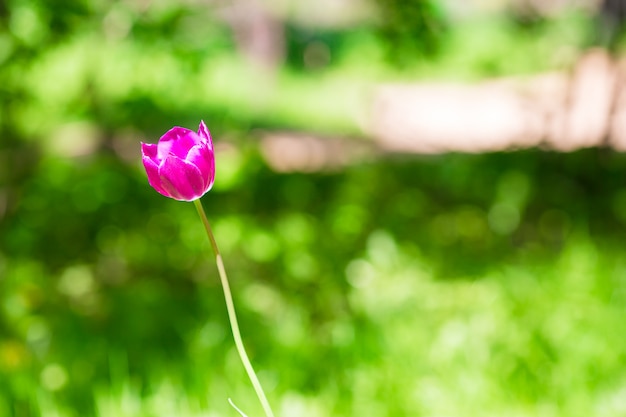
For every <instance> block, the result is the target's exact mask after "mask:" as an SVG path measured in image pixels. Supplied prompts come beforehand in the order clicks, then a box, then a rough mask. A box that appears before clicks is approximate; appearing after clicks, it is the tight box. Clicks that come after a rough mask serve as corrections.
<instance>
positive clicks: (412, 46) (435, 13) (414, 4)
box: [375, 0, 447, 66]
mask: <svg viewBox="0 0 626 417" xmlns="http://www.w3.org/2000/svg"><path fill="white" fill-rule="evenodd" d="M375 2H376V4H377V6H378V11H379V13H380V17H379V18H380V28H379V31H380V35H381V36H382V38H383V39H384V41H385V45H386V46H387V55H388V57H389V59H390V60H391V61H392V62H393V63H395V64H396V65H400V66H403V65H408V64H410V63H412V62H414V61H415V60H416V59H419V58H423V57H425V56H426V57H427V56H430V55H433V54H435V53H436V52H437V51H439V49H440V46H441V40H442V38H443V36H444V34H445V32H446V30H447V22H446V21H445V17H444V13H443V10H442V9H441V8H440V7H439V4H438V2H436V1H432V0H376V1H375Z"/></svg>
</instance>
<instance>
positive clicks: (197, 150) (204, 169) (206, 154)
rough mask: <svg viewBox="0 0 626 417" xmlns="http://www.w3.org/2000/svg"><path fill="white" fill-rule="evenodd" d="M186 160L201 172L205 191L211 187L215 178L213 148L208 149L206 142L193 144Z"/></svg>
mask: <svg viewBox="0 0 626 417" xmlns="http://www.w3.org/2000/svg"><path fill="white" fill-rule="evenodd" d="M187 162H188V163H190V164H193V165H195V166H196V168H198V170H199V171H200V173H201V174H202V178H203V180H204V188H205V189H206V191H208V190H209V189H211V186H212V185H213V181H214V180H215V157H214V154H213V150H211V149H208V148H207V146H206V144H202V145H198V146H194V147H193V148H191V150H190V151H189V154H188V155H187ZM206 191H205V192H206Z"/></svg>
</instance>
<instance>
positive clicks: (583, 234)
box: [0, 0, 626, 417]
mask: <svg viewBox="0 0 626 417" xmlns="http://www.w3.org/2000/svg"><path fill="white" fill-rule="evenodd" d="M388 4H389V5H391V4H392V3H388ZM394 4H396V3H394ZM424 4H426V3H424ZM215 7H216V8H211V7H207V6H206V5H205V4H201V3H196V2H181V3H179V2H170V1H165V0H160V1H153V2H132V1H131V2H112V3H111V2H86V1H78V0H77V1H69V2H50V1H48V2H40V1H34V0H31V1H28V0H12V1H8V2H4V3H2V4H0V8H1V9H0V106H1V111H0V415H1V416H5V415H6V416H15V417H31V416H33V417H35V416H42V417H48V416H50V417H51V416H56V417H59V416H62V417H65V416H68V417H69V416H72V417H74V416H81V417H82V416H101V417H111V416H115V417H118V416H122V417H124V416H155V417H156V416H169V415H176V416H201V415H205V416H206V415H234V414H235V412H234V410H232V409H231V408H230V407H229V405H228V403H227V402H226V399H227V398H229V397H230V398H233V399H234V401H235V403H236V404H237V405H238V406H240V407H241V408H242V409H244V410H246V411H247V412H248V414H249V415H251V416H252V415H260V408H259V406H258V405H257V404H256V400H255V398H254V394H253V393H252V390H251V388H250V386H249V384H248V382H247V380H246V377H245V375H244V373H243V370H242V369H241V366H240V364H239V361H238V359H237V356H236V353H235V351H234V347H233V344H232V342H231V339H230V334H229V330H228V327H227V319H226V312H225V309H224V305H223V300H222V296H221V290H220V288H219V281H218V279H217V273H216V268H215V265H214V262H213V260H212V258H211V256H210V249H209V245H208V242H207V239H206V237H205V236H204V235H203V233H202V228H201V227H200V224H199V221H198V219H197V218H196V217H197V216H196V214H195V211H194V209H193V207H192V206H191V205H189V204H183V203H178V202H175V201H172V200H168V199H165V198H163V197H161V196H160V195H158V194H157V193H156V192H154V190H152V189H151V188H150V187H149V186H148V185H147V181H146V178H145V175H144V173H143V172H142V168H141V166H140V162H139V159H140V155H139V141H140V140H144V141H155V140H156V139H157V138H158V136H159V135H160V134H162V133H163V132H164V131H165V130H167V129H168V128H170V127H171V126H172V125H175V124H176V125H182V126H187V127H190V128H193V127H195V125H196V124H197V123H198V121H199V119H200V118H203V119H205V120H206V121H207V124H208V125H209V126H210V128H211V130H212V133H213V136H214V138H215V141H216V144H218V146H219V148H218V149H219V151H218V174H217V180H216V185H215V188H214V190H212V191H211V192H210V193H209V194H208V195H207V196H206V197H204V198H203V203H204V204H205V207H206V209H207V212H208V213H209V217H210V219H211V221H212V222H213V224H214V228H215V232H216V235H217V239H218V243H219V244H220V246H221V249H222V251H223V253H224V257H225V262H226V268H227V270H228V272H229V276H230V277H231V279H232V281H233V291H234V294H235V298H236V303H237V306H238V310H239V315H240V321H241V325H242V331H243V334H244V337H245V339H246V343H247V347H248V349H249V351H250V354H251V356H252V360H253V362H254V364H255V366H256V368H257V369H258V371H259V376H260V378H261V380H262V381H263V383H264V384H265V386H266V387H267V389H268V391H269V397H270V401H271V402H272V403H273V404H274V405H275V407H276V409H277V411H278V413H277V414H278V415H283V416H288V415H298V416H328V415H345V416H351V415H353V416H362V415H376V416H398V415H416V416H419V415H443V414H445V415H467V416H471V415H488V414H498V415H502V414H503V415H545V416H560V415H569V416H577V415H580V416H583V415H584V416H587V415H601V416H612V415H615V416H617V415H623V414H624V412H626V403H625V402H624V389H626V385H625V384H626V379H625V374H624V371H623V369H624V359H625V357H626V342H625V341H624V338H623V337H622V336H621V335H622V331H623V330H625V329H624V320H623V317H624V313H625V311H624V309H625V307H624V306H626V299H625V298H626V275H625V272H624V271H625V268H626V258H625V257H624V254H623V249H622V248H623V235H624V231H625V228H626V187H624V183H623V180H622V178H623V175H622V173H623V172H624V170H625V169H626V157H624V155H620V154H615V153H612V152H609V151H607V150H602V149H597V150H586V151H580V152H576V153H571V154H556V153H550V152H543V151H538V150H533V151H525V152H515V153H501V154H488V155H454V154H451V155H445V156H430V157H415V156H404V155H387V156H378V157H377V158H373V159H372V160H370V161H365V162H362V163H359V164H356V165H353V166H349V167H346V168H345V169H343V170H340V171H337V172H319V173H310V174H303V173H277V172H274V171H272V170H271V169H270V168H269V167H268V165H267V164H266V163H265V161H264V160H263V158H262V157H261V156H260V154H259V152H258V141H259V138H260V137H261V135H262V129H274V128H280V129H301V130H307V131H311V132H322V133H324V132H326V133H327V132H332V133H334V134H352V135H357V136H358V135H362V132H361V130H360V128H359V126H358V125H357V123H356V122H355V121H354V118H353V117H352V115H353V113H354V112H355V110H356V109H360V108H361V106H365V105H366V103H365V104H364V101H365V99H364V97H365V96H366V94H364V93H363V87H364V86H370V85H372V84H373V83H374V82H376V81H379V80H381V79H385V80H397V79H403V78H406V77H407V74H409V73H410V74H412V75H411V76H412V77H415V76H416V75H419V76H423V77H458V78H476V77H484V76H491V75H500V74H503V73H513V72H530V71H534V70H538V69H543V67H542V66H558V65H562V64H563V62H562V61H558V60H557V61H551V59H552V58H550V59H548V58H546V57H547V56H549V54H548V52H549V51H551V50H553V49H554V48H556V47H557V46H558V45H560V44H565V45H570V46H569V47H571V45H572V44H574V45H575V44H576V42H578V40H580V39H581V36H582V35H581V33H584V30H583V29H585V19H584V17H580V16H574V17H568V18H567V19H563V20H556V21H554V22H552V23H550V24H545V26H542V27H541V28H538V29H536V30H538V31H541V32H540V33H541V34H542V35H544V36H541V37H536V36H525V35H523V33H526V32H523V31H519V30H518V29H519V28H517V27H516V26H515V24H511V23H510V22H508V21H506V20H490V21H489V24H486V23H485V22H484V21H479V22H476V21H475V22H470V23H467V24H466V26H462V25H461V24H459V25H458V26H457V27H458V28H465V29H463V30H461V29H459V30H457V31H453V32H450V33H449V34H447V35H446V36H445V37H443V38H441V39H439V40H438V41H436V40H435V39H434V37H435V35H436V32H432V33H429V34H425V35H424V39H425V41H428V42H431V41H432V42H439V41H441V47H442V48H443V49H442V53H441V54H440V56H438V57H437V58H436V59H435V58H433V59H432V60H428V61H424V62H420V63H419V64H416V66H414V67H411V68H410V70H406V71H407V72H404V71H400V72H397V70H395V69H394V66H393V64H391V63H389V62H388V61H386V60H385V59H383V58H382V57H383V56H384V51H385V50H386V49H385V48H386V47H388V46H389V45H390V44H388V43H387V42H392V41H390V40H381V38H380V37H377V36H376V35H375V34H376V33H377V32H376V30H377V29H376V27H375V26H374V25H373V24H372V26H367V25H365V26H361V27H360V28H359V30H351V29H352V28H347V29H345V30H338V29H333V30H322V29H319V30H317V31H312V32H311V31H308V32H307V31H306V30H304V29H299V28H296V27H295V26H294V28H293V29H289V30H287V33H291V32H289V31H290V30H292V31H293V33H294V35H293V36H291V35H290V37H289V42H287V44H288V47H289V48H290V49H289V51H288V53H287V58H288V62H287V64H288V66H287V67H286V68H278V69H277V70H276V72H275V73H274V74H273V75H272V76H268V75H267V74H266V73H263V71H261V70H259V69H258V68H257V67H255V66H254V65H252V64H250V63H249V62H247V61H246V60H245V59H243V58H242V57H240V56H239V55H238V54H237V53H236V51H235V48H236V45H235V43H234V42H233V40H232V36H231V30H230V27H229V26H228V24H227V23H226V22H225V21H224V20H223V15H222V12H223V10H221V9H219V8H218V7H217V6H215ZM396 7H401V5H400V4H399V3H397V4H396ZM425 7H426V6H425ZM422 16H423V18H421V19H422V20H421V21H420V20H419V19H418V22H421V23H420V25H422V26H419V25H417V26H415V27H412V29H411V30H418V31H419V30H426V29H419V28H420V27H422V28H424V27H425V26H424V25H425V24H426V23H428V22H427V21H426V20H427V19H428V16H429V15H428V14H423V15H422ZM424 19H426V20H424ZM437 19H438V18H437ZM437 22H439V20H435V23H436V24H439V23H437ZM289 24H291V23H289V22H287V23H286V25H289ZM426 26H427V25H426ZM469 28H472V30H469ZM402 30H404V29H402ZM298 33H300V34H302V36H301V37H299V38H298V37H297V36H296V34H298ZM417 33H418V34H419V33H421V32H417ZM496 35H497V36H496ZM437 36H439V35H437ZM429 37H432V38H429ZM429 39H430V40H429ZM290 42H291V43H290ZM393 42H394V44H393V45H394V47H398V48H399V49H398V51H400V50H403V48H407V49H406V53H407V54H412V53H413V52H414V51H413V49H412V48H414V46H412V45H410V46H406V45H405V44H403V43H402V42H400V43H397V44H396V43H395V41H393ZM311 43H315V44H316V45H318V46H319V45H325V47H326V48H328V49H327V51H328V53H329V57H330V59H329V60H328V62H327V63H326V64H325V65H324V66H322V67H320V68H316V69H315V71H312V70H311V68H308V67H306V65H302V63H303V62H304V61H302V59H299V58H298V57H299V56H300V57H302V54H304V53H305V51H306V49H307V46H310V44H311ZM289 45H291V46H289ZM503 57H506V59H503ZM539 58H543V59H539ZM555 59H556V58H555ZM559 59H562V58H559ZM290 60H291V61H290Z"/></svg>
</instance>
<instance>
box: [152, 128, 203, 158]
mask: <svg viewBox="0 0 626 417" xmlns="http://www.w3.org/2000/svg"><path fill="white" fill-rule="evenodd" d="M201 142H202V139H201V138H200V137H199V136H198V134H197V133H196V132H194V131H193V130H189V129H185V128H184V127H178V126H176V127H173V128H171V129H170V130H168V131H167V132H166V133H165V134H164V135H163V136H161V138H160V139H159V145H158V146H159V158H160V159H162V160H164V159H167V158H168V156H169V155H170V154H174V155H176V156H177V157H178V158H180V159H185V158H186V157H187V154H188V153H189V150H190V149H191V148H193V147H194V146H195V145H198V144H199V143H201Z"/></svg>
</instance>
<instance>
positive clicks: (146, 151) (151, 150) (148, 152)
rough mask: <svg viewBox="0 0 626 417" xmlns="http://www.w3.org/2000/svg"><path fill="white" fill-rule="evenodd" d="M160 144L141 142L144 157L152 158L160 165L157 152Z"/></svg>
mask: <svg viewBox="0 0 626 417" xmlns="http://www.w3.org/2000/svg"><path fill="white" fill-rule="evenodd" d="M158 149H159V147H158V145H155V144H154V143H143V142H141V155H142V157H143V158H149V159H151V160H152V161H153V162H154V163H155V164H157V165H158V163H159V162H158V159H157V153H158Z"/></svg>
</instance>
